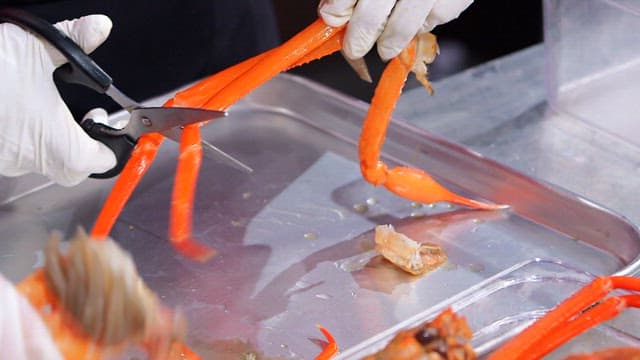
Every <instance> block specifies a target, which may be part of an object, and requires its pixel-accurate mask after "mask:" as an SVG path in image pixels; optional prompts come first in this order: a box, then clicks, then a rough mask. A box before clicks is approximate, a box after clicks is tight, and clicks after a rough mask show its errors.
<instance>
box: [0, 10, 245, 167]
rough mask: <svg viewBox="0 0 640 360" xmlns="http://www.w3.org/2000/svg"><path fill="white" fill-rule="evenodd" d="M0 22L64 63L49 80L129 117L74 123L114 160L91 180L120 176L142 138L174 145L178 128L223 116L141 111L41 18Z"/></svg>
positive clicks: (215, 153) (1, 13) (211, 149)
mask: <svg viewBox="0 0 640 360" xmlns="http://www.w3.org/2000/svg"><path fill="white" fill-rule="evenodd" d="M0 22H9V23H13V24H15V25H18V26H20V27H22V28H24V29H26V30H28V31H30V32H32V33H34V34H36V35H38V36H40V37H41V38H43V39H44V40H46V41H47V42H48V43H50V44H51V45H52V46H54V47H55V48H56V49H57V50H58V51H60V53H62V54H63V55H64V56H65V57H66V58H67V60H69V62H68V63H67V64H65V65H63V66H60V67H59V68H57V69H56V70H55V71H54V74H53V76H54V78H56V79H59V80H61V81H64V82H67V83H73V84H79V85H83V86H85V87H88V88H90V89H92V90H94V91H96V92H98V93H101V94H106V95H108V96H109V97H111V99H113V100H114V101H115V102H116V103H118V105H120V106H121V107H122V108H123V109H125V110H127V111H128V112H129V114H130V118H129V121H128V123H127V124H126V126H125V127H124V128H121V129H115V128H112V127H110V126H108V125H105V124H102V123H98V122H94V121H93V120H92V119H85V120H83V121H82V122H81V123H80V126H81V127H82V128H83V129H84V131H85V132H86V133H87V134H88V135H89V136H91V137H92V138H93V139H95V140H98V141H100V142H102V143H103V144H105V145H106V146H107V147H109V148H110V149H111V150H112V151H113V152H114V153H115V155H116V160H117V163H116V166H115V167H113V168H112V169H110V170H108V171H106V172H104V173H101V174H91V175H90V177H92V178H98V179H106V178H111V177H114V176H116V175H118V174H120V172H121V171H122V169H123V168H124V165H125V164H126V163H127V161H128V160H129V158H130V156H131V152H132V151H133V148H134V147H135V145H136V143H137V141H138V139H139V138H140V137H141V136H142V135H144V134H146V133H150V132H156V133H160V134H163V135H164V136H166V137H168V138H170V139H172V140H174V141H177V142H180V136H181V129H182V127H184V126H185V125H189V124H194V123H198V122H203V121H207V120H211V119H214V118H219V117H223V116H226V115H227V113H226V112H224V111H213V110H205V109H197V108H185V107H145V106H143V105H141V104H139V103H138V102H136V101H134V100H132V99H131V98H130V97H128V96H127V95H125V94H124V93H123V92H122V91H120V90H119V89H118V88H116V87H115V86H114V84H113V79H112V78H111V76H109V75H108V74H107V73H106V72H105V71H104V70H102V69H101V68H100V66H98V64H96V63H95V62H94V61H93V60H92V59H91V58H90V57H89V56H88V55H87V54H85V53H84V51H83V50H82V49H81V48H80V47H79V46H78V45H77V44H76V43H75V42H74V41H73V40H71V39H70V38H69V37H67V36H66V35H65V34H63V33H62V32H60V31H59V30H58V29H56V28H55V27H54V26H53V25H51V24H50V23H48V22H47V21H45V20H44V19H41V18H39V17H37V16H35V15H33V14H31V13H29V12H26V11H24V10H21V9H17V8H11V7H0ZM202 145H203V149H204V153H205V154H206V155H208V156H212V157H215V158H217V159H219V160H222V161H223V162H224V163H226V164H228V165H231V166H233V167H235V168H237V169H240V170H242V171H244V172H247V173H250V172H251V171H252V169H251V168H250V167H248V166H247V165H245V164H243V163H242V162H240V161H239V160H237V159H235V158H233V157H232V156H231V155H229V154H226V153H225V152H223V151H222V150H220V149H218V148H217V147H215V146H213V145H212V144H210V143H208V142H206V141H203V142H202Z"/></svg>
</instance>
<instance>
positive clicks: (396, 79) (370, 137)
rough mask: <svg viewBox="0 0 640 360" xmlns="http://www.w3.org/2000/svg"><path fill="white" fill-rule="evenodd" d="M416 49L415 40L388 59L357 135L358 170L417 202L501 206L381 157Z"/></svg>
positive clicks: (364, 175) (375, 181)
mask: <svg viewBox="0 0 640 360" xmlns="http://www.w3.org/2000/svg"><path fill="white" fill-rule="evenodd" d="M415 48H416V40H415V39H414V40H413V41H412V42H411V44H410V45H409V46H408V47H407V49H405V50H404V51H403V53H402V54H400V55H399V56H397V57H395V58H393V59H392V60H391V61H390V62H389V65H387V67H386V68H385V69H384V71H383V73H382V77H381V78H380V82H379V83H378V86H377V87H376V90H375V93H374V96H373V99H372V100H371V106H370V107H369V112H368V113H367V116H366V118H365V120H364V125H363V127H362V132H361V135H360V146H359V153H360V169H361V171H362V175H363V177H364V178H365V180H367V181H368V182H370V183H371V184H373V185H375V186H378V185H384V187H385V188H387V189H388V190H389V191H391V192H393V193H395V194H397V195H399V196H401V197H403V198H405V199H409V200H412V201H417V202H420V203H432V202H437V201H448V202H452V203H455V204H459V205H465V206H469V207H473V208H479V209H497V208H501V206H497V205H490V204H484V203H481V202H478V201H475V200H471V199H468V198H465V197H462V196H459V195H457V194H454V193H453V192H451V191H449V190H447V189H446V188H444V187H443V186H442V185H440V184H438V182H436V181H435V180H434V179H433V178H432V177H431V176H429V175H428V174H427V173H425V172H424V171H422V170H419V169H414V168H408V167H396V168H393V169H388V168H387V165H386V164H385V163H384V162H382V161H381V160H380V152H381V149H382V144H383V143H384V138H385V136H386V131H387V128H388V126H389V121H390V119H391V114H392V113H393V109H394V108H395V104H396V101H397V99H398V97H399V96H400V93H401V92H402V88H403V86H404V83H405V81H406V79H407V76H408V75H409V72H411V69H412V67H413V63H414V62H415V61H416V49H415Z"/></svg>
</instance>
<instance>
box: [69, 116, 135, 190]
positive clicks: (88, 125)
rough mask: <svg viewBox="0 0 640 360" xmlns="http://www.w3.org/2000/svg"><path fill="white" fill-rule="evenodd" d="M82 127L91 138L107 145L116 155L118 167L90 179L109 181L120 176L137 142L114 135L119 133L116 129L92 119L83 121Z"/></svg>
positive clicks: (123, 136) (93, 175)
mask: <svg viewBox="0 0 640 360" xmlns="http://www.w3.org/2000/svg"><path fill="white" fill-rule="evenodd" d="M80 126H81V127H82V129H83V130H84V131H85V132H86V133H87V134H89V136H91V138H93V139H94V140H97V141H100V142H101V143H103V144H105V145H106V146H107V147H108V148H109V149H111V151H113V153H114V154H115V155H116V166H114V167H113V168H111V169H110V170H108V171H106V172H103V173H102V174H91V175H90V176H89V177H91V178H94V179H109V178H112V177H114V176H116V175H118V174H120V172H122V169H123V168H124V166H125V165H126V164H127V161H129V158H130V157H131V152H132V151H133V148H134V147H135V146H136V142H135V141H134V140H132V139H131V138H129V137H128V136H126V135H113V132H114V131H117V130H116V129H114V128H112V127H109V126H107V125H105V124H101V123H97V122H95V121H93V120H92V119H85V120H82V122H81V123H80Z"/></svg>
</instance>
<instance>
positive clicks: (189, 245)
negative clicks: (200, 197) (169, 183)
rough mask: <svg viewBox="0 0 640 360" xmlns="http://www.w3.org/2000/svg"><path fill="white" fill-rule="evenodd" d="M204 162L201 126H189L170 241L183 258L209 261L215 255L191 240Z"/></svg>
mask: <svg viewBox="0 0 640 360" xmlns="http://www.w3.org/2000/svg"><path fill="white" fill-rule="evenodd" d="M201 159H202V148H201V145H200V126H199V125H197V124H195V125H189V126H185V128H184V129H183V130H182V139H181V141H180V157H179V158H178V168H177V169H176V178H175V185H174V187H173V196H172V201H171V216H170V218H169V239H170V240H171V242H172V243H173V245H174V247H175V248H176V249H177V250H178V251H179V252H181V253H182V254H184V255H186V256H188V257H190V258H192V259H196V260H199V261H206V260H208V259H209V258H211V257H212V256H213V255H215V251H214V250H213V249H210V248H208V247H206V246H204V245H202V244H200V243H198V242H197V241H195V240H194V239H193V238H192V237H191V221H185V219H191V218H192V210H193V198H194V196H195V187H196V182H197V180H198V171H199V170H200V163H201Z"/></svg>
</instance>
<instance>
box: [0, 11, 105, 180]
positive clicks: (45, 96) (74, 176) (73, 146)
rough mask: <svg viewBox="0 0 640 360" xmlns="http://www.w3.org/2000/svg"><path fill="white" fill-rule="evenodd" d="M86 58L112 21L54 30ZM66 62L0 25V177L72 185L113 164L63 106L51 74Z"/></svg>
mask: <svg viewBox="0 0 640 360" xmlns="http://www.w3.org/2000/svg"><path fill="white" fill-rule="evenodd" d="M55 26H56V27H57V28H58V29H59V30H61V31H63V32H64V33H65V34H67V35H68V36H69V37H70V38H71V39H72V40H73V41H75V42H76V43H77V44H79V45H80V47H81V48H82V49H83V50H84V51H85V52H87V53H89V52H91V51H93V50H94V49H95V48H97V47H98V46H99V45H100V44H102V42H104V40H105V39H106V38H107V36H108V35H109V32H110V31H111V20H110V19H109V18H108V17H106V16H104V15H90V16H85V17H82V18H80V19H76V20H71V21H62V22H59V23H57V24H56V25H55ZM65 62H66V59H65V58H64V57H63V56H62V54H60V53H59V52H58V51H57V50H55V49H54V48H53V47H51V46H50V45H49V44H45V42H44V40H42V41H41V40H40V39H38V38H37V37H35V36H33V35H31V34H30V33H27V32H26V31H24V30H22V28H20V27H18V26H16V25H13V24H8V23H3V24H0V174H1V175H5V176H18V175H23V174H26V173H30V172H35V173H39V174H43V175H46V176H47V177H49V178H50V179H52V180H53V181H55V182H57V183H58V184H60V185H64V186H72V185H75V184H78V183H79V182H81V181H82V180H84V179H86V178H87V176H89V175H90V174H92V173H102V172H105V171H107V170H109V169H111V168H112V167H114V166H115V164H116V159H115V155H114V154H113V152H112V151H111V150H109V148H107V147H106V146H105V145H103V144H102V143H100V142H97V141H95V140H93V139H91V138H90V137H89V136H88V135H87V134H86V133H85V132H84V131H83V130H82V129H81V128H80V126H79V125H78V124H76V122H75V120H74V119H73V116H72V115H71V112H70V111H69V109H68V108H67V106H66V105H65V103H64V102H63V100H62V98H60V95H59V93H58V90H57V89H56V87H55V84H54V82H53V78H52V73H53V71H54V70H55V69H56V68H57V67H58V66H60V65H62V64H64V63H65Z"/></svg>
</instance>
